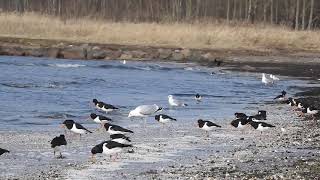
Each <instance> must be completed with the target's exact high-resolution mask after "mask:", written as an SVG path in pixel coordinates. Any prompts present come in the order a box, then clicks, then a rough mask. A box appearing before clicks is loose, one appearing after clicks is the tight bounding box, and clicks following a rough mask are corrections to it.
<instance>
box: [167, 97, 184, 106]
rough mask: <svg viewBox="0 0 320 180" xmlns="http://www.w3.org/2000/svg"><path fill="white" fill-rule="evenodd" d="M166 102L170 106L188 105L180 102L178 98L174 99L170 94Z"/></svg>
mask: <svg viewBox="0 0 320 180" xmlns="http://www.w3.org/2000/svg"><path fill="white" fill-rule="evenodd" d="M168 102H169V105H170V106H188V105H187V104H185V103H183V102H181V101H180V100H178V99H174V98H173V96H172V95H169V96H168Z"/></svg>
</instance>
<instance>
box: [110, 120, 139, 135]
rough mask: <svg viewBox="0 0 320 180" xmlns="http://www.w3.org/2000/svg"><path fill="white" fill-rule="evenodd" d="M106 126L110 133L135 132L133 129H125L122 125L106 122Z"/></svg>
mask: <svg viewBox="0 0 320 180" xmlns="http://www.w3.org/2000/svg"><path fill="white" fill-rule="evenodd" d="M104 128H105V129H106V131H107V132H108V133H109V134H126V133H133V131H131V130H129V129H125V128H123V127H121V126H117V125H113V124H109V123H105V124H104Z"/></svg>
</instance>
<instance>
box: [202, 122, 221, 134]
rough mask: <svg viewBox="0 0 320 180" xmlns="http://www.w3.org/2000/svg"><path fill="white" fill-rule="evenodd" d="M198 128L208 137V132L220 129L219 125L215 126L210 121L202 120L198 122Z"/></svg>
mask: <svg viewBox="0 0 320 180" xmlns="http://www.w3.org/2000/svg"><path fill="white" fill-rule="evenodd" d="M198 126H199V128H200V129H202V130H205V131H206V132H207V136H209V133H208V132H209V131H212V130H213V129H215V128H216V127H218V128H221V126H220V125H217V124H215V123H213V122H211V121H205V120H202V119H199V120H198Z"/></svg>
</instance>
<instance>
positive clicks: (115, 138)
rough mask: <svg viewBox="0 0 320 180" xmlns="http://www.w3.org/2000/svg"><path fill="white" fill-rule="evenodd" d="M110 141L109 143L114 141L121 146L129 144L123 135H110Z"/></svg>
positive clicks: (128, 139) (127, 138)
mask: <svg viewBox="0 0 320 180" xmlns="http://www.w3.org/2000/svg"><path fill="white" fill-rule="evenodd" d="M110 139H111V141H115V142H117V143H121V144H130V142H131V140H130V138H129V137H127V136H125V135H123V134H111V135H110Z"/></svg>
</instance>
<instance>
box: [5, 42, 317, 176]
mask: <svg viewBox="0 0 320 180" xmlns="http://www.w3.org/2000/svg"><path fill="white" fill-rule="evenodd" d="M0 42H1V41H0ZM17 45H18V44H17ZM65 46H69V45H65ZM74 46H75V45H73V46H72V47H67V48H70V49H71V50H73V49H74V48H75V49H78V46H76V47H74ZM80 46H83V45H80ZM80 46H79V47H80ZM88 46H90V47H92V48H94V46H91V45H88ZM119 47H121V46H119ZM29 48H30V46H25V47H23V48H21V47H20V48H18V49H19V52H24V53H25V52H30V49H29ZM42 48H43V46H39V48H35V49H37V50H39V49H42ZM80 49H81V48H80ZM26 50H28V51H26ZM33 50H34V49H33ZM47 50H48V49H47ZM49 50H50V48H49ZM49 50H48V52H49ZM61 50H62V52H65V50H63V48H62V49H61ZM131 50H132V49H130V50H128V51H130V52H131ZM174 50H175V48H173V49H171V50H170V52H171V53H173V52H174V53H177V52H175V51H174ZM0 51H1V52H3V49H2V48H1V49H0ZM59 51H60V50H59ZM112 51H116V50H112ZM180 51H183V50H180ZM68 52H69V51H68ZM72 52H73V51H72ZM75 52H78V51H75ZM124 52H127V50H125V51H124ZM195 52H196V51H195ZM59 53H60V52H58V54H59ZM69 53H70V52H69ZM66 54H68V53H66ZM71 54H72V53H71ZM22 55H28V56H29V55H32V56H33V55H35V54H22ZM38 55H39V54H38ZM69 55H70V54H69ZM121 56H122V55H121ZM121 56H120V57H121ZM38 57H39V56H38ZM43 57H44V56H43ZM128 57H129V56H128ZM131 57H132V58H133V57H134V56H131ZM169 57H170V56H169ZM200 57H201V56H200ZM216 57H218V56H216ZM216 57H214V56H212V58H213V59H201V60H200V61H197V60H186V59H182V60H174V61H177V62H195V63H199V64H200V65H204V66H208V67H212V66H215V64H214V63H213V61H214V59H215V58H216ZM255 57H256V56H241V57H240V58H239V57H235V54H233V55H232V56H225V57H223V58H221V56H219V57H218V58H220V59H223V61H224V63H225V65H223V66H222V67H223V69H226V70H232V71H247V72H266V73H273V74H276V75H285V76H293V77H306V80H310V79H311V80H315V79H317V78H320V77H319V75H320V63H319V62H318V61H319V58H318V57H319V56H308V57H305V56H304V57H302V56H299V57H289V56H288V57H286V58H283V57H281V58H280V59H279V58H278V57H276V56H273V59H274V60H273V61H271V60H270V57H267V56H259V58H258V60H261V58H262V59H265V60H263V61H260V62H257V60H256V59H255ZM291 58H292V59H293V60H292V61H290V60H291ZM300 58H305V59H307V61H304V62H300V61H298V60H299V59H300ZM317 58H318V60H317ZM71 59H73V58H71ZM75 59H77V58H75ZM119 59H121V58H119ZM106 60H107V59H106ZM127 60H139V59H127ZM140 60H149V59H140ZM161 60H163V61H171V59H161ZM275 64H276V65H275ZM275 66H277V67H275ZM317 67H318V68H317ZM310 68H312V69H314V71H313V73H310ZM318 70H319V71H318ZM297 71H298V72H299V73H297ZM318 72H319V73H318ZM309 89H310V88H306V89H304V90H303V89H301V91H302V92H304V93H297V94H296V96H301V97H305V96H310V95H311V96H317V97H319V94H320V93H319V92H318V91H319V88H314V90H311V92H308V90H309ZM314 100H315V98H314V97H312V98H311V100H310V101H311V102H314V103H317V102H318V100H315V101H314ZM258 106H259V107H263V108H266V109H267V110H268V111H270V112H272V111H279V109H280V110H281V109H282V111H279V112H277V113H279V114H276V115H274V114H272V117H271V118H270V119H268V121H267V122H271V123H276V124H277V125H280V126H285V125H288V126H290V128H289V129H287V128H286V132H285V133H281V132H280V131H279V132H278V129H277V134H276V133H274V134H272V133H271V132H267V135H268V136H266V138H267V139H268V142H267V143H262V142H255V141H257V140H259V138H258V137H259V135H260V133H258V132H253V133H252V134H253V136H254V138H252V137H251V136H252V134H245V135H243V134H241V133H240V132H238V131H237V132H236V133H235V134H234V136H230V137H228V138H229V140H230V142H229V143H231V144H229V146H231V145H233V144H232V143H235V144H236V146H235V147H234V148H233V149H231V150H226V151H225V152H220V151H219V150H214V151H213V150H208V149H205V150H204V152H205V153H212V155H210V156H209V157H207V156H205V155H204V156H203V157H198V156H195V157H192V158H190V160H189V161H187V162H190V161H191V162H192V163H190V164H186V165H181V164H180V165H179V164H166V167H165V168H163V169H151V170H146V171H145V172H142V173H138V174H133V175H135V176H134V177H136V178H139V177H141V176H142V178H144V179H150V178H160V179H166V178H178V177H179V176H182V177H185V178H191V179H192V178H193V179H203V178H206V177H216V178H230V179H231V178H240V177H242V178H259V179H260V178H293V179H299V178H317V177H320V174H319V171H317V170H318V169H319V167H320V161H319V157H320V154H319V153H318V149H317V147H318V145H319V142H320V136H319V134H320V130H318V129H317V126H314V124H313V122H311V121H305V119H302V118H298V117H296V116H295V115H294V114H293V113H291V112H289V111H288V109H289V108H288V107H287V106H286V105H276V104H271V105H270V104H264V103H262V104H258ZM282 113H285V114H282ZM280 116H282V118H281V120H285V121H283V122H278V121H279V117H280ZM226 123H227V122H226ZM307 129H308V130H309V129H312V131H306V130H307ZM229 130H230V131H229ZM228 131H229V132H234V130H233V129H228ZM247 132H250V130H248V131H247ZM279 133H280V134H279ZM21 135H22V134H18V136H21ZM219 135H220V134H219V131H217V132H215V133H214V134H213V137H214V138H217V139H218V140H217V141H218V142H219V139H220V140H221V139H222V142H224V138H225V137H220V136H219ZM278 135H279V137H281V138H282V137H283V139H281V138H279V137H278ZM31 136H32V135H31ZM38 136H40V137H41V136H42V135H41V134H40V135H38ZM50 136H52V135H51V134H50ZM242 136H244V140H240V141H239V139H240V138H241V137H242ZM255 136H257V138H256V137H255ZM199 137H201V136H199V134H197V135H196V136H195V137H192V138H190V139H189V140H190V143H191V145H190V146H192V144H193V143H195V142H196V143H195V144H196V145H195V146H198V145H204V147H205V145H206V143H207V142H208V141H206V140H201V142H200V144H197V143H199V142H197V141H198V139H197V138H199ZM35 138H37V137H35ZM275 139H276V141H274V140H275ZM189 140H188V141H186V142H185V143H186V144H187V145H188V146H189V144H188V143H189ZM247 140H249V142H247V143H246V145H245V146H243V147H242V146H240V145H242V144H244V141H247ZM260 140H261V137H260ZM180 141H181V140H180V139H176V141H173V143H175V142H180ZM77 143H78V142H75V145H78V144H77ZM140 143H144V142H140ZM160 144H161V145H160ZM239 144H240V145H239ZM42 146H43V145H42ZM150 146H151V147H150V149H148V151H147V152H140V153H142V155H143V153H149V150H150V151H151V152H153V153H156V154H157V153H159V152H158V150H159V149H162V148H164V149H165V148H169V149H170V147H168V144H167V143H165V142H161V143H159V144H157V143H156V144H152V143H151V145H150ZM152 146H154V147H152ZM275 147H277V148H279V149H274V148H275ZM208 148H210V145H209V146H208ZM45 150H48V151H49V148H47V149H45ZM140 151H141V150H140ZM169 154H170V153H169ZM135 155H136V153H134V154H132V155H131V154H124V155H123V156H124V158H125V160H129V162H130V161H131V162H132V161H134V160H136V159H135V158H134V156H135ZM140 155H141V154H140ZM223 155H227V156H226V158H222V157H223ZM270 155H272V156H271V157H274V158H269V156H270ZM46 156H48V157H51V152H50V154H47V155H46ZM35 158H37V157H36V156H35ZM52 161H54V160H52ZM101 161H103V160H102V159H101V160H100V164H98V165H97V166H96V167H93V169H90V167H89V166H88V164H80V165H78V164H70V165H66V166H65V167H64V166H63V167H58V168H56V167H53V168H52V169H47V170H44V171H43V172H37V173H35V174H31V175H30V176H27V177H24V176H22V177H20V178H22V179H23V178H31V179H32V178H42V179H47V178H48V179H57V178H59V179H70V178H72V174H73V173H79V172H83V171H85V170H87V171H85V172H90V173H92V172H94V170H98V172H99V168H100V173H101V170H103V169H105V168H106V167H109V164H108V163H104V162H101ZM142 161H143V160H142ZM265 163H267V164H269V165H270V166H271V167H270V168H268V167H264V166H265ZM120 164H121V162H120ZM278 164H280V165H278ZM67 167H68V170H67V172H65V171H64V168H67ZM251 167H256V168H251ZM257 167H258V168H257ZM85 168H89V169H85ZM95 168H96V169H95ZM259 168H261V169H259ZM40 170H41V169H40ZM69 170H71V171H69ZM307 170H308V171H309V173H305V171H307ZM45 171H48V172H45ZM70 172H71V174H70ZM90 173H89V175H90ZM106 173H107V174H108V173H109V172H106ZM91 175H92V174H91ZM100 175H101V174H99V173H98V174H97V175H96V176H92V178H99V177H101V176H100ZM117 175H119V174H117V173H114V174H113V177H117ZM38 176H39V177H38ZM40 176H41V177H40ZM105 177H106V176H105ZM109 177H110V176H109ZM111 177H112V176H111ZM128 177H131V176H130V174H129V176H123V178H128ZM73 178H76V177H73Z"/></svg>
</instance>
